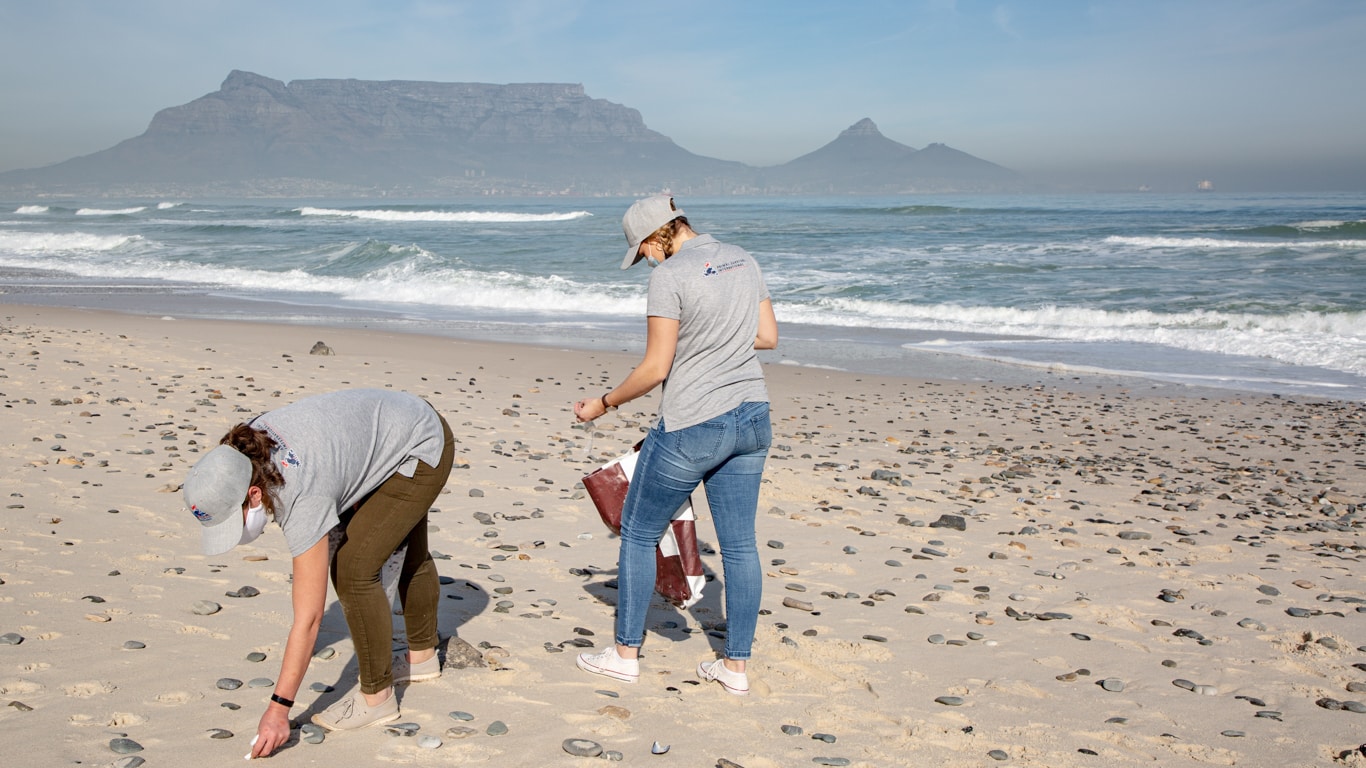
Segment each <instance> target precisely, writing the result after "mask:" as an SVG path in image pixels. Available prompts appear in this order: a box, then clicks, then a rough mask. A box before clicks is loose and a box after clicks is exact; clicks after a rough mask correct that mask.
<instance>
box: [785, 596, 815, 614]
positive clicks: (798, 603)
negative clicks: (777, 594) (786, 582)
mask: <svg viewBox="0 0 1366 768" xmlns="http://www.w3.org/2000/svg"><path fill="white" fill-rule="evenodd" d="M783 606H784V607H786V608H794V609H796V610H798V611H806V612H808V613H809V612H811V611H814V610H816V607H815V606H814V605H812V604H811V603H808V602H807V601H805V600H798V599H797V598H795V597H784V598H783Z"/></svg>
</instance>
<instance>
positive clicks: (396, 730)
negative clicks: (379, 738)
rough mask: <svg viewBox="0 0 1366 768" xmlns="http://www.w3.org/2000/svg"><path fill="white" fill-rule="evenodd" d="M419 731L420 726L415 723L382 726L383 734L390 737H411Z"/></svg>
mask: <svg viewBox="0 0 1366 768" xmlns="http://www.w3.org/2000/svg"><path fill="white" fill-rule="evenodd" d="M420 730H422V726H420V725H418V724H417V723H392V724H390V725H386V726H384V732H385V733H387V734H389V735H390V736H403V737H411V736H413V735H415V734H416V733H417V732H418V731H420Z"/></svg>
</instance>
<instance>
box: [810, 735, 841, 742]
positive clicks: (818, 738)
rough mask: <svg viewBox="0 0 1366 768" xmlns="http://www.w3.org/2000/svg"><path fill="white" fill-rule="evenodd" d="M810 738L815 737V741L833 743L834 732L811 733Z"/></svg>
mask: <svg viewBox="0 0 1366 768" xmlns="http://www.w3.org/2000/svg"><path fill="white" fill-rule="evenodd" d="M811 738H813V739H815V740H816V741H823V742H825V743H826V744H834V743H835V734H833V733H813V734H811Z"/></svg>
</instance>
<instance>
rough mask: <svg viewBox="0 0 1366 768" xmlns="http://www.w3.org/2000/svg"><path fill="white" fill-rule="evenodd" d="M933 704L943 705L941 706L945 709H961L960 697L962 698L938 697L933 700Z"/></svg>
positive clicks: (961, 701)
mask: <svg viewBox="0 0 1366 768" xmlns="http://www.w3.org/2000/svg"><path fill="white" fill-rule="evenodd" d="M934 703H936V704H943V705H944V706H946V707H961V706H963V697H962V696H940V697H938V698H936V699H935V700H934Z"/></svg>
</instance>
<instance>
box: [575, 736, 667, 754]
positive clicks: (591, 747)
mask: <svg viewBox="0 0 1366 768" xmlns="http://www.w3.org/2000/svg"><path fill="white" fill-rule="evenodd" d="M655 743H656V744H658V743H659V742H655ZM560 747H561V748H562V749H564V751H565V752H568V753H569V754H571V755H573V756H575V757H597V756H598V755H601V754H602V745H601V744H599V743H597V742H596V741H589V740H588V739H565V740H564V742H563V743H562V744H560Z"/></svg>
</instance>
